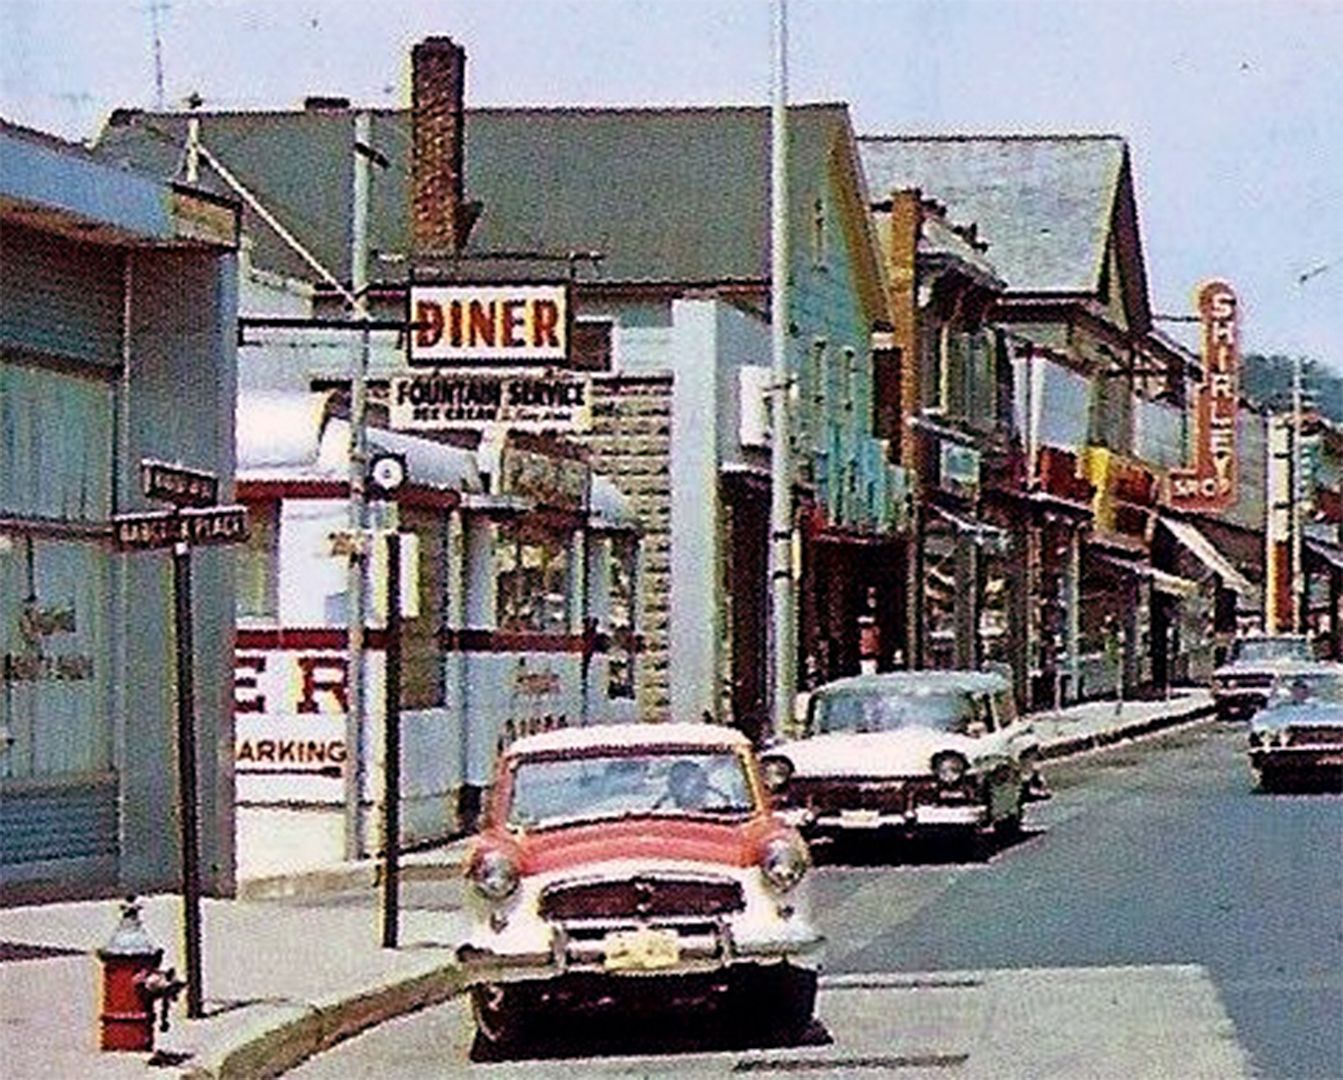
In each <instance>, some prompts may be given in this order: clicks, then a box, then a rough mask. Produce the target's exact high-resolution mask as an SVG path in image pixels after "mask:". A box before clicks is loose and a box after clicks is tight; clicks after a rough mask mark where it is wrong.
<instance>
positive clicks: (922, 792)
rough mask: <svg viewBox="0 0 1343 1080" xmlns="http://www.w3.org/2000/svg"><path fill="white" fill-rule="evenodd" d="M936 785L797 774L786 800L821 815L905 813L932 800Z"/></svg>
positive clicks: (917, 780)
mask: <svg viewBox="0 0 1343 1080" xmlns="http://www.w3.org/2000/svg"><path fill="white" fill-rule="evenodd" d="M935 793H936V785H935V784H934V783H933V781H932V780H931V779H927V780H925V779H924V778H922V777H920V778H918V779H899V780H894V779H892V780H888V779H885V778H882V779H873V778H863V777H852V778H850V777H843V778H838V777H823V778H813V777H794V778H793V779H792V780H791V781H789V784H788V790H787V793H786V801H787V802H788V804H789V805H792V806H801V807H806V808H808V809H810V810H811V811H812V812H814V813H817V814H829V813H838V812H839V811H841V810H876V811H879V812H880V813H883V814H904V813H907V812H908V810H909V807H910V806H912V805H914V804H915V803H918V802H925V801H931V799H932V798H933V797H934V796H935Z"/></svg>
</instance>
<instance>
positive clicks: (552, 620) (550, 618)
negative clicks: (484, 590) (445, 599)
mask: <svg viewBox="0 0 1343 1080" xmlns="http://www.w3.org/2000/svg"><path fill="white" fill-rule="evenodd" d="M566 539H567V538H566V536H565V535H564V534H563V533H560V532H558V531H554V530H551V529H547V528H545V527H542V526H537V525H535V524H531V523H528V524H513V523H509V524H506V525H501V526H500V528H499V536H498V540H497V547H496V551H495V575H496V576H495V587H496V604H497V608H496V610H497V612H498V619H499V629H500V630H505V631H514V632H534V633H543V634H565V633H568V632H569V551H568V547H567V545H566Z"/></svg>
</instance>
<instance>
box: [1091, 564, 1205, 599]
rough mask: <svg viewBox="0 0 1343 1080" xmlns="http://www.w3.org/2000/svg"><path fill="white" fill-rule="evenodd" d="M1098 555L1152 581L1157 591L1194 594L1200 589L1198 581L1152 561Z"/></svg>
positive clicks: (1121, 569) (1124, 571) (1129, 572)
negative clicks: (1161, 568)
mask: <svg viewBox="0 0 1343 1080" xmlns="http://www.w3.org/2000/svg"><path fill="white" fill-rule="evenodd" d="M1096 557H1097V558H1098V559H1100V561H1101V562H1103V563H1106V564H1107V565H1109V566H1112V567H1114V568H1115V569H1116V570H1119V571H1121V572H1123V573H1128V574H1132V575H1133V576H1134V577H1140V578H1143V579H1144V580H1146V581H1150V582H1151V583H1152V588H1154V589H1155V590H1156V591H1157V592H1163V593H1166V594H1168V595H1170V596H1193V595H1194V594H1195V593H1197V592H1198V589H1199V585H1198V582H1197V581H1193V580H1191V579H1190V578H1187V577H1181V576H1180V575H1179V574H1172V573H1171V572H1170V571H1168V570H1158V569H1157V568H1156V567H1155V566H1152V565H1151V564H1150V563H1145V562H1135V561H1132V560H1129V559H1118V558H1115V557H1114V556H1113V555H1098V556H1096Z"/></svg>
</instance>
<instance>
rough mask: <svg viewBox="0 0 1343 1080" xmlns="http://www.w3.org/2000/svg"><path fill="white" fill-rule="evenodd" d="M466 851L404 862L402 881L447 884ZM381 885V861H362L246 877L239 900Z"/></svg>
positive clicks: (286, 897) (458, 869)
mask: <svg viewBox="0 0 1343 1080" xmlns="http://www.w3.org/2000/svg"><path fill="white" fill-rule="evenodd" d="M464 854H465V852H464V851H461V852H453V853H452V854H450V855H447V856H445V858H444V860H443V861H442V862H403V863H402V864H401V880H402V881H403V882H404V881H447V880H449V879H451V878H455V877H457V876H458V875H459V874H461V872H462V858H463V856H464ZM381 884H382V863H381V862H359V863H353V864H351V865H350V866H326V867H321V868H319V869H316V870H304V871H299V872H297V873H293V874H276V875H274V876H272V877H257V878H243V879H242V880H241V881H239V882H238V889H237V899H239V900H302V899H305V898H307V897H313V896H324V895H326V894H328V893H337V892H348V891H350V890H352V889H372V888H376V887H377V886H378V885H381Z"/></svg>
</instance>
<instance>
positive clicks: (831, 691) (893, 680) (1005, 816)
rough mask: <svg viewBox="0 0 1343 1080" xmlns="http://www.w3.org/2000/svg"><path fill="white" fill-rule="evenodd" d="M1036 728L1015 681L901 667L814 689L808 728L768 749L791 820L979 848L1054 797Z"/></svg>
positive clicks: (809, 826)
mask: <svg viewBox="0 0 1343 1080" xmlns="http://www.w3.org/2000/svg"><path fill="white" fill-rule="evenodd" d="M1039 758H1040V749H1039V742H1038V739H1037V738H1036V737H1035V734H1034V732H1033V730H1032V728H1031V726H1030V725H1029V724H1022V723H1019V722H1018V720H1017V715H1016V708H1015V705H1014V702H1013V698H1012V692H1011V687H1010V685H1009V684H1008V682H1007V680H1006V679H1005V678H1004V677H1003V676H1001V675H998V674H993V673H988V672H973V671H920V672H895V673H891V674H884V675H859V676H855V677H853V678H847V679H839V680H837V681H836V682H833V683H830V684H828V685H826V686H822V687H820V688H819V689H818V690H816V691H815V692H814V693H813V694H812V696H811V700H810V702H809V704H808V710H807V722H806V731H805V734H804V737H802V738H800V739H796V740H793V741H791V742H784V743H781V744H779V745H778V746H775V747H773V748H771V749H770V750H769V751H768V752H767V753H766V754H765V755H764V756H763V757H762V759H761V767H762V769H763V770H764V773H765V778H766V783H767V784H768V785H769V786H770V788H771V789H772V790H773V791H774V793H775V800H776V805H777V806H778V807H779V808H780V814H781V816H782V817H783V818H784V820H786V821H789V822H790V823H792V824H795V825H796V826H797V827H798V828H799V829H800V830H801V831H802V833H803V835H805V836H807V837H808V838H811V839H835V838H839V837H844V836H854V835H860V834H869V835H870V834H871V833H873V832H874V831H875V830H882V829H885V830H888V831H892V830H893V831H895V832H897V833H898V834H900V835H902V836H905V837H914V836H916V835H924V836H928V835H933V836H939V837H941V838H943V839H950V840H952V841H953V842H957V843H958V845H959V846H960V847H961V848H963V849H966V850H968V851H969V853H971V854H972V855H975V856H979V855H982V854H984V852H985V850H986V849H985V847H984V846H983V841H984V840H986V839H988V838H990V837H991V836H992V835H994V834H997V835H998V836H1000V837H1001V836H1003V835H1006V834H1011V833H1013V832H1015V831H1016V830H1018V829H1019V828H1020V826H1021V815H1022V807H1023V804H1024V803H1025V802H1027V801H1028V800H1030V799H1032V798H1042V797H1047V791H1046V789H1045V787H1044V781H1043V779H1042V778H1041V777H1040V774H1039Z"/></svg>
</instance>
